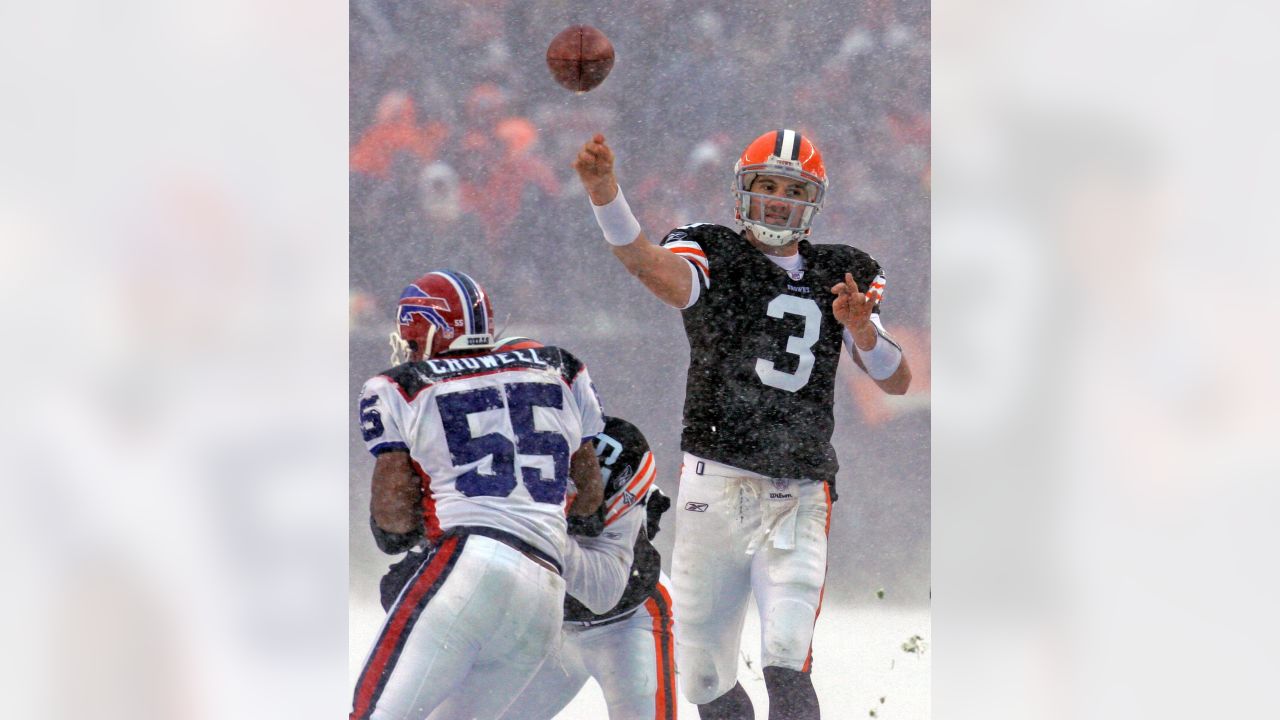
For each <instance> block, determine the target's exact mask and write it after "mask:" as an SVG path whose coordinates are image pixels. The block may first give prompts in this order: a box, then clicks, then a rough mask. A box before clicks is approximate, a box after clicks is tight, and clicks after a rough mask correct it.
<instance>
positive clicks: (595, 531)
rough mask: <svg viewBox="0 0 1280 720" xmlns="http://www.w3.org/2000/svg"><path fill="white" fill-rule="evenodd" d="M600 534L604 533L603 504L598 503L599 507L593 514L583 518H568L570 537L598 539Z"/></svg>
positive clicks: (573, 516)
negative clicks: (580, 536)
mask: <svg viewBox="0 0 1280 720" xmlns="http://www.w3.org/2000/svg"><path fill="white" fill-rule="evenodd" d="M602 532H604V503H600V507H599V508H598V509H597V510H596V511H595V512H593V513H591V514H590V515H587V516H585V517H584V516H581V515H570V516H569V534H570V535H582V536H585V537H600V533H602Z"/></svg>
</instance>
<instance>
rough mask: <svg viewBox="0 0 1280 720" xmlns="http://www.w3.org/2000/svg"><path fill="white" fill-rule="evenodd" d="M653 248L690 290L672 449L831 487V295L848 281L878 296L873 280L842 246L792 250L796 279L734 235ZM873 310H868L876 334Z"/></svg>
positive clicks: (702, 234) (835, 334)
mask: <svg viewBox="0 0 1280 720" xmlns="http://www.w3.org/2000/svg"><path fill="white" fill-rule="evenodd" d="M662 245H663V247H666V248H668V249H670V250H671V251H672V252H675V253H677V254H678V255H680V256H681V257H683V258H684V259H685V260H687V261H688V262H689V264H690V271H691V272H692V273H693V276H694V278H695V280H696V282H695V283H694V292H693V293H692V294H691V298H690V303H689V305H688V306H687V307H686V308H685V309H684V311H683V319H684V327H685V335H686V336H687V337H688V339H689V374H688V378H687V381H686V387H685V405H684V433H683V435H682V438H681V448H682V449H683V450H685V451H686V452H690V453H693V454H694V455H697V456H699V457H704V458H707V459H709V460H715V461H717V462H721V463H725V464H727V465H732V466H734V467H739V468H742V469H744V470H751V471H753V472H756V473H760V474H762V475H766V476H770V477H786V478H808V479H812V480H825V481H828V482H834V480H835V475H836V471H837V469H838V463H837V462H836V453H835V448H834V447H832V445H831V435H832V431H833V430H834V429H835V420H834V417H833V413H832V405H833V403H834V400H835V395H834V393H835V376H836V367H837V365H838V364H839V360H840V350H841V344H842V340H843V334H844V333H843V330H844V328H843V326H842V325H841V324H840V323H839V321H837V320H836V319H835V316H834V315H833V314H832V312H831V303H832V301H834V300H835V297H836V296H835V295H832V294H831V287H832V286H834V285H836V284H837V283H839V282H843V280H844V274H845V273H846V272H848V273H852V274H853V277H854V280H855V281H856V282H857V284H858V288H859V289H860V290H862V291H863V292H866V291H867V290H869V289H871V288H872V287H873V286H875V288H876V289H877V290H879V291H880V292H881V293H882V292H883V289H884V273H883V272H882V271H881V269H880V265H879V263H877V262H876V261H875V259H874V258H872V257H871V256H870V255H868V254H866V253H864V252H862V251H861V250H858V249H856V248H852V247H849V246H847V245H813V244H811V243H809V242H808V241H807V240H801V241H800V243H799V249H800V255H801V257H802V258H803V259H804V269H803V270H800V271H791V272H789V271H787V270H784V269H783V268H781V267H779V266H778V265H777V264H775V263H774V262H772V261H771V260H769V258H768V257H766V256H765V255H764V253H762V252H760V251H759V250H757V249H756V248H755V247H754V246H753V245H751V243H750V242H749V241H748V240H747V239H746V238H744V237H743V236H742V235H740V234H739V233H736V232H734V231H733V230H730V229H729V228H727V227H723V226H721V225H712V224H707V223H697V224H694V225H686V226H684V227H680V228H676V229H675V230H673V231H671V232H670V233H669V234H668V235H667V237H666V238H665V239H664V240H663V241H662ZM878 314H879V307H878V306H877V309H876V310H875V311H873V318H875V321H876V322H877V323H878V321H879V317H878Z"/></svg>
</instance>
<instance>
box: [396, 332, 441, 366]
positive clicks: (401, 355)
mask: <svg viewBox="0 0 1280 720" xmlns="http://www.w3.org/2000/svg"><path fill="white" fill-rule="evenodd" d="M435 337H436V328H435V326H434V325H432V326H431V327H429V328H427V339H426V341H425V342H426V344H427V347H426V349H425V350H423V352H422V357H424V358H426V357H430V356H431V341H432V340H434V339H435ZM387 340H389V341H390V343H391V364H392V365H401V364H403V363H407V362H409V360H411V359H413V348H411V347H409V343H408V341H406V340H405V339H404V338H402V337H400V333H398V332H393V333H391V335H390V336H389V337H388V338H387Z"/></svg>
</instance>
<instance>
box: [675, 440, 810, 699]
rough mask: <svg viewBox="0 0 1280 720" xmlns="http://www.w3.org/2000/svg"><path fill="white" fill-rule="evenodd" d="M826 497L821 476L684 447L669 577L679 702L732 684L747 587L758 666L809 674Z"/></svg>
mask: <svg viewBox="0 0 1280 720" xmlns="http://www.w3.org/2000/svg"><path fill="white" fill-rule="evenodd" d="M830 498H831V496H830V492H829V488H828V486H827V484H826V483H823V482H815V481H812V480H783V479H771V478H766V477H764V476H761V475H757V474H755V473H751V472H748V471H745V470H740V469H738V468H733V467H730V466H728V465H723V464H720V463H716V462H711V461H709V460H704V459H701V458H698V457H695V456H693V455H690V454H689V453H685V455H684V465H683V467H682V468H681V472H680V496H679V499H678V500H677V501H676V504H675V508H674V509H675V511H676V539H675V549H674V552H673V553H672V557H671V574H672V579H673V584H674V589H675V598H674V600H675V607H676V622H677V623H678V624H679V627H680V632H679V633H678V634H677V636H676V657H677V659H678V661H679V666H680V679H681V685H682V688H683V692H684V696H685V697H686V698H688V700H689V702H691V703H694V704H696V705H701V704H703V703H708V702H711V701H712V700H714V699H716V698H717V697H720V696H721V695H723V694H724V693H726V692H728V691H729V690H730V689H731V688H733V686H734V683H736V682H737V675H738V653H739V649H740V648H741V645H742V626H743V622H744V621H745V619H746V612H747V599H748V598H749V597H750V596H751V595H752V594H754V595H755V599H756V605H757V607H758V609H759V612H760V628H761V635H762V637H761V640H760V656H761V665H762V666H775V667H782V668H788V669H791V670H799V671H801V672H808V671H809V669H810V665H811V662H812V652H811V650H812V642H813V628H814V623H815V622H816V621H817V617H818V612H819V610H820V609H821V607H822V591H823V586H824V583H825V582H826V576H827V530H828V529H829V527H830V517H831V499H830Z"/></svg>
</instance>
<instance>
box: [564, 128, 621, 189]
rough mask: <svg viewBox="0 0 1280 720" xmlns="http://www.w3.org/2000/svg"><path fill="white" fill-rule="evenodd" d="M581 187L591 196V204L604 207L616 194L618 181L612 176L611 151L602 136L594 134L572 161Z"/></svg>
mask: <svg viewBox="0 0 1280 720" xmlns="http://www.w3.org/2000/svg"><path fill="white" fill-rule="evenodd" d="M573 169H574V170H577V171H578V179H579V180H581V181H582V187H584V188H586V190H587V194H588V195H590V196H591V202H592V203H594V204H596V205H605V204H607V203H609V202H611V201H612V200H613V198H614V196H616V195H617V194H618V181H617V180H616V179H615V178H614V175H613V150H611V149H610V148H609V146H608V145H607V144H606V143H605V141H604V135H601V134H599V133H596V136H595V137H593V138H591V140H589V141H588V142H587V143H586V144H585V145H583V146H582V150H580V151H578V157H577V158H576V159H575V160H574V161H573Z"/></svg>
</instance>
